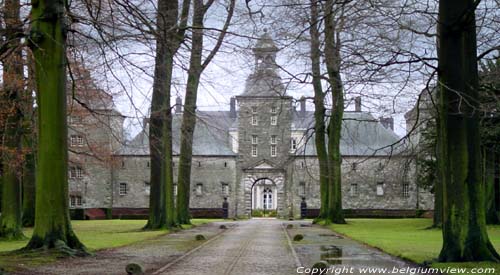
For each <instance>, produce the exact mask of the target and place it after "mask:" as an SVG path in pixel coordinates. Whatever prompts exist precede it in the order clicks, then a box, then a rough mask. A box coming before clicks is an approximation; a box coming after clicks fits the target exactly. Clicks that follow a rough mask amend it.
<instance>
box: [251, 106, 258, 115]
mask: <svg viewBox="0 0 500 275" xmlns="http://www.w3.org/2000/svg"><path fill="white" fill-rule="evenodd" d="M256 113H257V106H252V114H256Z"/></svg>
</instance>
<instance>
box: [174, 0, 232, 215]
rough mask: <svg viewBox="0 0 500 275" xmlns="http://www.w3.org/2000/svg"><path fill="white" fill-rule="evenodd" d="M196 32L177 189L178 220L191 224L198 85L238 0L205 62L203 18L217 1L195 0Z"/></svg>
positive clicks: (224, 33)
mask: <svg viewBox="0 0 500 275" xmlns="http://www.w3.org/2000/svg"><path fill="white" fill-rule="evenodd" d="M193 3H194V5H193V30H192V32H193V35H192V37H191V57H190V61H189V70H188V80H187V85H186V98H185V102H184V114H183V116H182V126H181V146H180V155H179V170H178V175H177V176H178V179H177V186H178V189H177V190H178V193H177V209H176V210H177V215H176V216H177V222H178V223H179V224H189V223H191V222H190V214H189V197H190V185H191V184H190V183H191V162H192V158H193V135H194V130H195V127H196V100H197V98H198V87H199V84H200V77H201V74H202V72H203V70H204V69H205V68H206V67H207V66H208V64H209V63H210V62H211V61H212V59H213V58H214V56H215V55H216V54H217V52H218V51H219V49H220V47H221V45H222V42H223V41H224V37H225V35H226V33H227V29H228V28H229V23H230V22H231V19H232V17H233V13H234V6H235V0H230V2H229V7H228V10H227V17H226V21H225V22H224V26H223V27H222V29H221V31H220V33H219V36H218V38H217V41H216V43H215V46H214V47H213V49H212V50H211V51H210V53H209V54H208V55H207V57H206V58H205V60H204V61H203V62H202V54H203V32H204V31H203V29H204V25H203V21H204V17H205V14H206V12H207V10H208V9H209V8H210V6H211V5H212V4H213V3H214V1H208V2H207V3H206V4H205V5H204V4H203V0H194V1H193Z"/></svg>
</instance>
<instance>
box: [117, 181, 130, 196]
mask: <svg viewBox="0 0 500 275" xmlns="http://www.w3.org/2000/svg"><path fill="white" fill-rule="evenodd" d="M118 192H119V194H120V196H124V195H127V192H128V187H127V184H126V183H125V182H120V187H119V190H118Z"/></svg>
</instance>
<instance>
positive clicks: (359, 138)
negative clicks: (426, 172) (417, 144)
mask: <svg viewBox="0 0 500 275" xmlns="http://www.w3.org/2000/svg"><path fill="white" fill-rule="evenodd" d="M294 123H295V128H300V129H303V130H306V131H307V132H306V134H305V137H304V139H305V141H306V142H305V146H303V147H301V148H298V149H297V151H296V155H306V156H315V155H316V143H315V137H314V113H313V112H307V113H306V117H304V118H301V119H300V120H297V119H294ZM341 131H342V132H341V140H340V153H341V155H343V156H388V155H394V154H398V153H401V152H402V151H403V150H404V144H400V143H398V141H399V139H400V138H399V137H398V135H396V134H395V133H394V132H393V131H392V130H389V129H387V128H385V127H384V126H383V125H382V124H381V123H380V122H379V121H378V120H377V119H375V118H374V117H373V116H372V114H370V113H366V112H347V111H346V112H344V118H343V121H342V130H341ZM396 143H398V144H396ZM391 145H393V146H391Z"/></svg>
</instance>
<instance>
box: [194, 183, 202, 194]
mask: <svg viewBox="0 0 500 275" xmlns="http://www.w3.org/2000/svg"><path fill="white" fill-rule="evenodd" d="M196 195H197V196H201V195H203V183H197V184H196Z"/></svg>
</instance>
